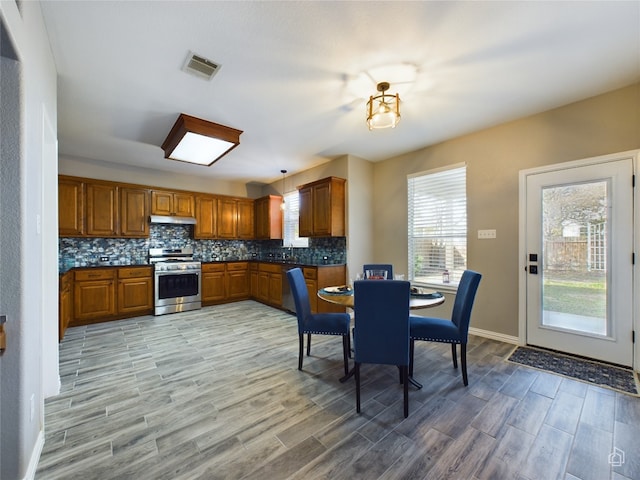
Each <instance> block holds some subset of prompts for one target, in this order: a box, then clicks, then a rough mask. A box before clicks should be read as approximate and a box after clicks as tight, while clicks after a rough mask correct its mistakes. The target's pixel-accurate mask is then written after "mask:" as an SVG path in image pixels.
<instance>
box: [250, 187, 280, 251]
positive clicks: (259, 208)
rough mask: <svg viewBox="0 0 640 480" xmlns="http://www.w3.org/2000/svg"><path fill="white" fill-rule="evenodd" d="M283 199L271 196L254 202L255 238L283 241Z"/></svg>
mask: <svg viewBox="0 0 640 480" xmlns="http://www.w3.org/2000/svg"><path fill="white" fill-rule="evenodd" d="M281 203H282V197H280V196H276V195H270V196H268V197H262V198H259V199H257V200H255V202H254V206H255V208H254V212H255V225H256V227H255V238H256V239H260V240H265V239H274V240H275V239H277V240H280V239H282V210H281V209H280V204H281Z"/></svg>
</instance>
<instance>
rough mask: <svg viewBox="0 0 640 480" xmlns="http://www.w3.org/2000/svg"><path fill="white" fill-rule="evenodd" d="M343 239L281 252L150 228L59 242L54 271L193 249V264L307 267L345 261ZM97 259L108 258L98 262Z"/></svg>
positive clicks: (175, 228) (269, 243) (188, 228)
mask: <svg viewBox="0 0 640 480" xmlns="http://www.w3.org/2000/svg"><path fill="white" fill-rule="evenodd" d="M346 244H347V242H346V238H345V237H331V238H310V239H309V247H308V248H283V247H282V240H194V238H193V225H168V224H151V225H150V232H149V238H66V237H65V238H60V242H59V252H58V268H59V270H60V272H66V271H67V270H69V269H70V268H73V267H89V266H99V265H146V264H147V263H148V255H149V248H180V247H186V246H191V247H193V256H194V258H195V259H196V260H200V261H203V262H211V261H216V260H274V259H282V258H283V254H284V255H285V257H286V259H287V260H291V261H295V262H299V263H302V264H308V265H316V264H318V265H321V264H341V263H346V261H347V251H346ZM100 257H108V258H109V259H108V260H107V261H100Z"/></svg>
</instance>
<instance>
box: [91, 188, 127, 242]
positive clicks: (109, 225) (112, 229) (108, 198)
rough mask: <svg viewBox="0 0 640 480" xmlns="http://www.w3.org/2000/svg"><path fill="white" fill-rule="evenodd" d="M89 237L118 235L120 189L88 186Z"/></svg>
mask: <svg viewBox="0 0 640 480" xmlns="http://www.w3.org/2000/svg"><path fill="white" fill-rule="evenodd" d="M86 201H87V216H86V218H87V235H91V236H94V237H115V236H116V235H118V233H119V231H118V187H117V186H115V185H106V184H105V185H103V184H94V183H89V184H87V185H86Z"/></svg>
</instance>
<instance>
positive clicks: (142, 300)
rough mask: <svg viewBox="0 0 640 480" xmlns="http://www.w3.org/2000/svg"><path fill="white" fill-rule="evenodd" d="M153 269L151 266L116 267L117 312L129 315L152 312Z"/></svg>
mask: <svg viewBox="0 0 640 480" xmlns="http://www.w3.org/2000/svg"><path fill="white" fill-rule="evenodd" d="M152 275H153V270H152V268H151V267H128V268H119V269H118V314H119V315H123V314H129V315H131V316H135V315H144V314H148V313H152V312H153V276H152Z"/></svg>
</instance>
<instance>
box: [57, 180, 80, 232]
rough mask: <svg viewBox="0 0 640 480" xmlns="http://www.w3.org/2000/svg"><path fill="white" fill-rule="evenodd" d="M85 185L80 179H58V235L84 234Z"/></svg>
mask: <svg viewBox="0 0 640 480" xmlns="http://www.w3.org/2000/svg"><path fill="white" fill-rule="evenodd" d="M84 187H85V184H84V182H83V181H80V180H73V179H70V178H59V179H58V235H60V236H61V237H79V236H82V235H84V197H85V195H84Z"/></svg>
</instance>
